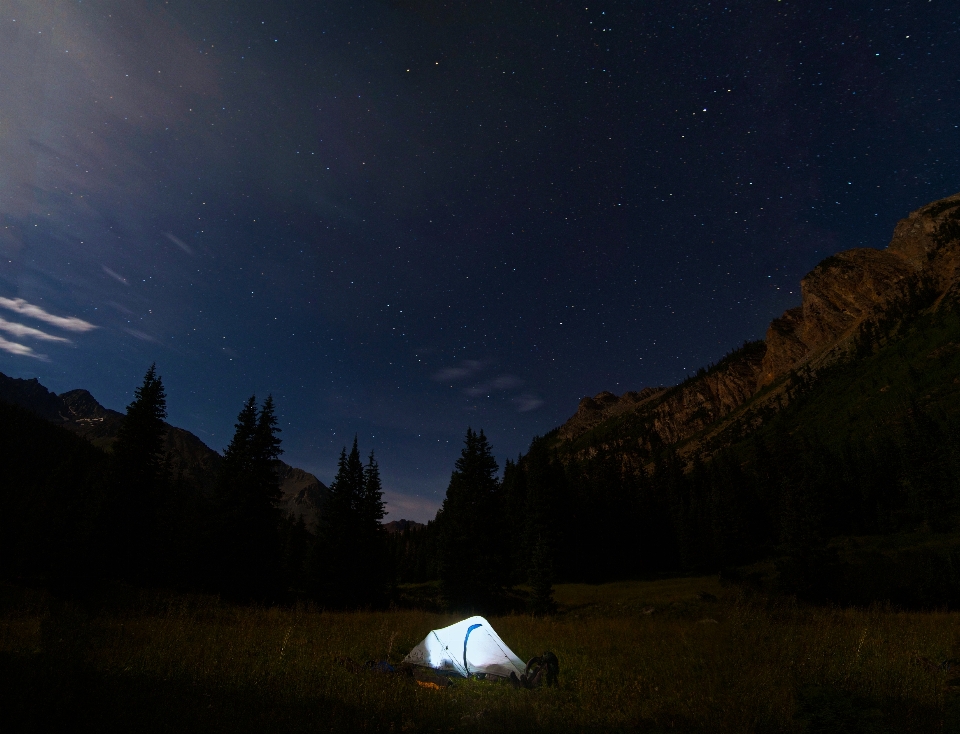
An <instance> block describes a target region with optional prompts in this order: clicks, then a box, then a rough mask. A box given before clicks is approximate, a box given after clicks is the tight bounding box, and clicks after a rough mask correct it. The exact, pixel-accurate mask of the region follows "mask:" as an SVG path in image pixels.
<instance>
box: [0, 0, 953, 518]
mask: <svg viewBox="0 0 960 734" xmlns="http://www.w3.org/2000/svg"><path fill="white" fill-rule="evenodd" d="M561 5H562V6H564V9H557V7H558V6H561ZM887 5H888V6H889V7H886V6H884V5H878V4H875V3H869V2H845V3H837V4H836V5H835V6H834V7H830V6H828V5H825V4H822V3H793V2H778V1H777V0H765V1H763V2H740V3H717V2H709V3H693V4H689V3H677V2H668V1H661V2H629V3H627V2H611V3H599V4H596V5H594V4H593V3H592V2H586V3H584V4H583V5H582V6H575V7H574V6H573V5H572V4H561V3H547V2H520V1H519V0H510V2H506V1H504V2H489V3H484V2H469V3H467V2H460V3H458V2H440V1H439V0H395V1H394V2H356V3H352V4H347V3H342V2H329V3H327V2H306V1H301V2H284V1H282V0H277V1H276V2H269V3H266V2H256V3H255V2H226V1H225V0H209V1H206V2H196V0H190V1H188V0H170V1H169V2H162V1H159V0H157V1H147V0H115V1H113V2H110V1H106V0H97V1H90V0H84V1H83V2H80V1H79V0H70V1H67V0H23V1H21V2H17V1H16V0H12V1H8V2H0V218H2V220H0V318H2V321H0V338H2V341H0V371H3V372H4V373H6V374H9V375H13V376H17V377H39V378H40V380H41V382H43V383H44V384H45V385H47V386H48V387H50V388H51V389H53V390H55V391H57V392H62V391H65V390H69V389H72V388H75V387H86V388H88V389H89V390H91V391H92V392H93V393H94V395H95V396H96V397H97V398H98V399H99V400H100V401H101V402H102V403H104V404H105V405H107V406H108V407H112V408H116V409H120V410H122V409H123V407H124V406H125V405H126V404H127V403H128V402H129V401H130V399H131V395H132V392H133V389H134V388H135V387H136V386H137V385H138V384H139V382H140V380H141V379H142V377H143V373H144V372H145V371H146V369H147V367H148V366H149V365H150V363H151V362H154V361H155V362H156V363H157V366H158V369H159V372H160V374H161V375H162V376H163V381H164V384H165V385H166V388H167V393H168V401H169V411H170V421H171V422H172V423H174V424H176V425H179V426H182V427H184V428H187V429H189V430H191V431H193V432H195V433H196V434H197V435H199V436H200V437H201V438H202V439H204V440H205V441H206V442H207V443H208V444H209V445H210V446H212V447H214V448H216V449H222V448H223V447H224V445H225V444H226V443H227V442H228V441H229V439H230V436H231V434H232V426H233V422H234V420H235V418H236V415H237V413H238V412H239V410H240V408H241V406H242V403H243V400H244V399H245V398H246V397H247V396H249V395H250V394H251V393H256V394H257V395H258V396H261V397H262V396H264V395H266V393H268V392H269V393H273V395H274V397H275V399H276V401H277V405H278V408H279V412H280V414H281V416H282V427H283V431H284V432H283V439H284V448H285V449H286V454H285V456H284V458H285V459H286V460H287V461H288V462H289V463H292V464H294V465H298V466H301V467H304V468H306V469H308V470H311V471H313V472H314V473H316V474H317V475H318V476H319V477H320V478H321V480H323V481H329V480H330V478H331V477H332V474H333V472H334V469H335V463H336V458H337V455H338V453H339V450H340V447H341V446H342V445H344V444H345V443H348V442H349V441H351V440H352V438H353V435H354V434H355V433H356V434H358V435H359V440H360V446H361V450H363V451H364V452H366V451H368V450H369V449H371V448H372V449H375V450H376V452H377V455H378V457H379V460H380V464H381V469H382V472H383V476H384V482H385V488H386V490H387V499H388V504H389V508H390V509H391V515H390V516H389V518H388V519H397V518H399V517H409V518H414V519H419V520H424V519H427V518H428V517H431V516H432V514H433V512H434V511H435V509H436V507H437V506H438V505H439V503H440V501H441V500H442V497H443V492H444V490H445V488H446V483H447V480H448V479H449V475H450V471H451V470H452V466H453V461H454V459H455V458H456V456H457V455H458V453H459V450H460V446H461V441H462V438H463V435H464V433H465V431H466V428H467V426H473V427H474V428H483V429H484V430H485V431H486V433H487V435H488V436H489V438H490V440H491V442H492V444H493V446H494V448H495V450H496V452H497V455H498V458H499V460H500V463H501V465H502V463H503V459H504V458H505V457H507V456H516V454H517V453H519V452H521V451H524V450H525V449H526V448H527V446H528V445H529V442H530V439H531V438H532V437H533V436H534V435H536V434H542V433H544V432H546V431H548V430H550V429H551V428H554V427H555V426H557V425H559V424H560V423H561V422H563V420H565V419H566V418H567V417H568V416H569V415H570V414H572V413H573V412H574V411H575V410H576V406H577V401H578V400H579V399H580V397H582V396H583V395H593V394H595V393H597V392H599V391H601V390H611V391H613V392H617V393H620V392H623V391H625V390H636V389H640V388H642V387H644V386H647V385H658V384H671V383H675V382H678V381H680V380H682V379H683V378H684V376H685V375H686V372H687V371H689V370H695V369H696V368H697V367H699V366H702V365H705V364H708V363H710V362H712V361H715V360H717V359H718V358H719V357H721V356H722V355H723V354H724V353H726V352H727V351H729V350H730V349H731V348H734V347H736V346H738V345H739V344H740V343H742V342H743V341H744V340H747V339H755V338H758V337H761V336H762V335H763V333H764V331H765V328H766V325H767V324H768V322H769V321H770V319H771V318H773V317H775V316H777V315H779V314H780V313H781V312H782V311H783V310H784V309H786V308H789V307H791V306H794V305H796V304H797V303H798V302H799V294H798V288H797V285H798V282H799V279H800V277H802V275H803V274H804V273H806V272H807V271H808V270H809V269H810V268H811V267H812V266H813V265H815V264H816V263H817V262H818V261H819V260H821V259H822V258H823V257H825V256H827V255H829V254H831V253H833V252H836V251H838V250H843V249H848V248H852V247H883V246H885V245H886V243H887V241H888V240H889V237H890V233H891V231H892V227H893V225H894V223H895V222H896V220H897V219H899V218H900V217H902V216H904V215H905V214H906V213H907V212H908V211H910V210H911V209H914V208H916V207H918V206H920V205H922V204H925V203H927V202H929V201H932V200H934V199H937V198H940V197H943V196H946V195H949V194H953V193H956V192H957V191H960V127H958V125H960V32H958V17H960V13H958V12H957V6H956V4H955V3H951V2H943V1H941V0H932V1H929V2H928V1H927V0H924V1H923V2H906V3H887ZM18 299H20V300H18ZM37 309H39V310H37ZM53 317H59V318H60V320H58V319H57V318H53ZM63 318H72V319H79V320H80V321H76V320H74V321H63V320H62V319H63ZM84 324H89V325H90V326H89V328H88V327H87V326H85V325H84ZM92 327H96V328H92ZM65 340H66V341H65Z"/></svg>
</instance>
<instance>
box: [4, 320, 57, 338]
mask: <svg viewBox="0 0 960 734" xmlns="http://www.w3.org/2000/svg"><path fill="white" fill-rule="evenodd" d="M0 331H5V332H7V333H8V334H13V336H20V337H24V336H25V337H28V338H30V339H39V340H40V341H44V342H63V343H66V344H70V340H69V339H66V338H64V337H62V336H54V335H53V334H48V333H47V332H45V331H40V329H34V328H33V327H32V326H26V325H24V324H17V323H14V322H13V321H7V320H6V319H4V318H0Z"/></svg>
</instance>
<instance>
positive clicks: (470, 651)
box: [403, 617, 527, 678]
mask: <svg viewBox="0 0 960 734" xmlns="http://www.w3.org/2000/svg"><path fill="white" fill-rule="evenodd" d="M403 662H404V663H409V664H411V665H418V666H421V667H425V668H432V669H433V670H435V671H437V672H438V673H441V674H445V675H459V676H461V677H463V678H469V677H470V676H480V677H488V676H497V677H500V678H510V677H511V676H513V677H516V678H520V677H521V676H524V675H525V673H526V672H527V668H526V665H524V663H523V661H522V660H521V659H520V658H518V657H517V656H516V655H515V654H514V652H513V651H512V650H511V649H510V648H509V647H507V646H506V645H505V644H504V642H503V640H501V639H500V636H499V635H498V634H497V633H496V632H495V631H494V629H493V627H491V626H490V623H489V622H488V621H487V620H485V619H484V618H483V617H470V618H469V619H464V620H463V621H462V622H457V623H456V624H451V625H450V626H449V627H444V628H443V629H438V630H433V631H432V632H431V633H430V634H428V635H427V636H426V637H425V638H424V640H423V642H421V643H420V644H419V645H417V646H416V647H415V648H413V650H411V651H410V654H409V655H407V657H406V658H405V659H404V661H403Z"/></svg>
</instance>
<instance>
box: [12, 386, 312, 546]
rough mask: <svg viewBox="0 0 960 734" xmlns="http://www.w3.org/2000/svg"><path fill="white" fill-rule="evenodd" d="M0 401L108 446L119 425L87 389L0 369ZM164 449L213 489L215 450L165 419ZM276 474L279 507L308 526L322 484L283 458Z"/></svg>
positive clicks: (183, 471)
mask: <svg viewBox="0 0 960 734" xmlns="http://www.w3.org/2000/svg"><path fill="white" fill-rule="evenodd" d="M0 401H3V402H6V403H10V404H13V405H19V406H21V407H24V408H26V409H28V410H30V411H31V412H33V413H34V414H36V415H38V416H40V417H41V418H44V419H46V420H48V421H50V422H51V423H55V424H57V425H59V426H62V427H63V428H66V429H68V430H69V431H71V432H73V433H75V434H77V435H79V436H82V437H83V438H86V439H87V440H89V441H90V442H91V443H92V444H94V445H95V446H99V447H100V448H104V449H107V450H109V449H110V447H111V446H112V445H113V442H114V441H115V440H116V437H117V433H118V431H119V430H120V426H121V425H123V419H124V415H123V413H118V412H117V411H115V410H110V409H109V408H105V407H103V406H102V405H100V403H99V402H97V400H96V398H94V397H93V395H91V394H90V393H89V392H88V391H87V390H70V391H69V392H65V393H62V394H61V395H57V394H56V393H53V392H51V391H50V390H47V388H46V387H44V386H43V385H41V384H40V382H39V381H38V380H37V379H36V378H34V379H30V380H23V379H18V378H13V377H8V376H7V375H4V374H3V373H0ZM166 448H167V456H168V461H169V465H170V469H171V471H172V472H173V475H174V476H180V477H182V478H183V479H185V480H186V481H188V482H190V483H191V484H193V485H194V486H197V487H198V488H200V489H201V490H203V491H210V490H211V489H212V484H213V481H214V480H215V478H216V475H217V470H218V468H219V466H220V461H221V460H222V457H221V456H220V454H219V453H217V452H216V451H214V450H213V449H211V448H210V447H209V446H207V445H206V444H205V443H204V442H203V441H201V440H200V439H199V438H198V437H197V436H195V435H194V434H192V433H190V432H189V431H186V430H184V429H182V428H177V427H176V426H171V425H169V424H167V434H166ZM278 474H279V477H280V489H281V492H282V493H283V497H282V499H281V502H280V507H281V509H282V510H283V511H284V512H285V513H286V514H287V515H290V516H292V517H294V518H301V517H302V518H303V520H304V522H305V523H306V525H307V527H308V528H311V529H312V528H313V527H314V526H315V525H316V520H317V512H318V510H319V507H320V505H321V503H322V502H323V500H324V498H325V497H326V494H327V487H326V486H325V485H324V484H323V483H322V482H321V481H320V480H319V479H317V478H316V477H315V476H313V474H310V473H309V472H305V471H304V470H302V469H298V468H296V467H293V466H290V465H289V464H286V463H284V462H280V466H279V468H278Z"/></svg>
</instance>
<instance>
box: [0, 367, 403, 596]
mask: <svg viewBox="0 0 960 734" xmlns="http://www.w3.org/2000/svg"><path fill="white" fill-rule="evenodd" d="M166 416H167V410H166V392H165V390H164V387H163V382H162V380H161V378H160V376H159V375H158V374H157V371H156V367H155V366H151V367H150V369H149V370H148V371H147V373H146V375H145V376H144V379H143V383H142V384H141V385H140V386H139V387H138V388H137V389H136V391H135V393H134V399H133V401H132V402H131V403H130V404H129V405H128V406H127V410H126V416H125V418H124V421H123V423H122V425H121V428H120V430H119V433H118V435H117V437H116V440H115V441H114V443H113V446H112V450H111V451H110V452H109V453H108V452H104V451H102V450H100V449H98V448H96V447H95V446H93V445H91V444H90V443H89V442H88V441H86V440H85V439H83V438H80V437H78V436H76V435H74V434H72V433H71V432H69V431H67V430H66V429H64V428H62V427H59V426H56V425H53V424H51V423H48V422H47V421H45V420H43V419H41V418H39V417H37V416H36V415H34V414H32V413H30V412H29V411H27V410H26V409H23V408H20V407H18V406H14V405H8V404H5V403H0V445H2V446H3V451H2V453H0V476H2V477H4V480H3V483H2V491H0V577H6V578H8V579H20V580H22V581H31V580H33V581H37V582H42V583H49V584H51V585H54V586H58V587H64V588H68V589H72V590H77V591H81V590H82V589H83V587H84V586H90V585H95V584H96V583H97V582H98V581H100V580H102V579H116V580H120V581H124V582H127V583H131V584H136V585H145V586H161V587H170V588H180V589H189V590H199V591H208V592H215V593H220V594H223V595H225V596H226V597H228V598H231V599H235V600H240V601H256V602H264V603H273V602H283V601H288V600H292V599H294V598H306V599H312V600H314V601H316V602H318V603H320V604H323V605H326V606H332V607H360V606H376V605H382V604H384V603H385V602H386V599H387V593H388V588H389V583H390V581H391V579H390V576H389V573H387V570H388V569H389V560H388V557H387V555H386V546H385V542H384V538H383V530H382V527H381V524H380V520H381V519H382V518H383V517H384V514H385V510H384V505H383V492H382V487H381V483H380V474H379V468H378V466H377V462H376V458H375V457H374V455H373V453H372V452H371V454H370V455H369V458H368V460H367V462H366V464H365V465H364V464H363V463H362V462H361V460H360V455H359V450H358V447H357V441H356V439H354V443H353V447H352V449H351V451H350V453H349V454H348V453H347V451H346V449H344V451H343V452H342V454H341V456H340V461H339V465H338V471H337V475H336V477H335V478H334V480H333V482H332V484H331V485H330V488H329V496H328V499H327V501H326V502H324V503H323V505H322V507H321V508H320V513H319V522H318V527H317V529H316V532H311V531H310V530H308V529H307V528H306V526H305V524H304V522H303V520H302V518H301V519H299V520H295V519H293V518H290V517H286V516H284V515H283V514H282V513H281V511H280V509H279V507H278V502H279V500H280V498H281V490H280V481H279V477H278V473H277V468H278V463H279V458H280V456H281V454H282V452H283V449H282V448H281V440H280V435H279V434H280V428H279V426H278V423H277V417H276V409H275V406H274V402H273V399H272V397H270V396H268V397H267V398H266V399H265V400H263V401H262V402H261V403H259V405H258V403H257V400H256V397H255V396H251V397H250V398H249V399H248V400H247V401H246V402H245V403H244V405H243V407H242V409H241V411H240V413H239V415H238V417H237V422H236V425H235V431H234V435H233V438H232V440H231V441H230V444H229V445H228V446H227V448H226V450H225V452H224V455H223V459H222V461H221V462H220V463H219V467H218V471H217V472H216V475H215V477H213V479H212V481H211V482H208V483H206V484H203V483H201V484H200V485H198V484H197V483H196V482H193V481H190V480H188V479H186V478H185V477H184V476H183V474H182V472H174V471H173V470H172V468H171V461H170V456H169V455H168V454H167V447H166V438H165V436H166V432H167V429H166V424H165V422H164V421H165V419H166Z"/></svg>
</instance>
